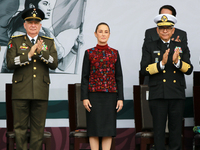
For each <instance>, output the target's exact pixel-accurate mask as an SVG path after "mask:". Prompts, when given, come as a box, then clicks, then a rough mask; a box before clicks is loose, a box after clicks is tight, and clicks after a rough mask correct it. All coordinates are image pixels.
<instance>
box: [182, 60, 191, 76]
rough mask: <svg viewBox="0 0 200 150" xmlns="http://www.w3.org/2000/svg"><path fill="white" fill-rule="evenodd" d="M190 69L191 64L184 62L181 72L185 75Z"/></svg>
mask: <svg viewBox="0 0 200 150" xmlns="http://www.w3.org/2000/svg"><path fill="white" fill-rule="evenodd" d="M189 68H190V64H188V63H186V62H184V61H182V67H181V69H180V70H181V71H182V72H183V73H185V72H187V71H188V69H189Z"/></svg>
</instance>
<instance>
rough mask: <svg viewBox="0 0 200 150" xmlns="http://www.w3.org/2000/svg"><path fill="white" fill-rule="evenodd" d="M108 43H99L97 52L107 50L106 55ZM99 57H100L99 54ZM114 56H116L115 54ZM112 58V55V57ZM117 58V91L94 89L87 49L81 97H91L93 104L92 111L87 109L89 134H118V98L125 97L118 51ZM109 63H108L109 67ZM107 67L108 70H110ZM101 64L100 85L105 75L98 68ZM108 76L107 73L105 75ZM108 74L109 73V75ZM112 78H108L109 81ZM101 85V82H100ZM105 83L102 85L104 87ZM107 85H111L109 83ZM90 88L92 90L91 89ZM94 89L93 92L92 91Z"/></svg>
mask: <svg viewBox="0 0 200 150" xmlns="http://www.w3.org/2000/svg"><path fill="white" fill-rule="evenodd" d="M108 49H109V47H108V45H106V46H99V45H97V46H96V47H95V50H96V51H97V54H98V53H99V52H100V53H101V52H102V50H105V55H104V56H106V55H107V54H106V50H108ZM97 57H100V55H98V56H97ZM113 57H114V56H113ZM110 58H112V56H111V57H110ZM116 58H117V60H116V62H115V64H114V70H115V74H114V75H115V77H114V79H115V81H116V86H117V92H112V91H109V90H108V89H106V90H105V89H104V90H102V91H92V90H91V88H90V86H91V84H92V83H91V80H90V81H89V78H91V72H93V70H92V68H94V67H93V66H92V64H93V63H91V59H89V54H88V51H85V55H84V60H83V67H82V80H81V99H82V100H84V99H89V100H90V103H91V105H92V107H91V111H90V112H88V111H87V110H86V117H87V134H88V136H98V137H105V136H113V137H114V136H116V116H117V110H116V105H117V100H124V97H123V77H122V69H121V64H120V58H119V54H118V52H117V57H116ZM108 61H109V60H108V59H107V60H106V59H105V61H103V62H102V63H103V65H102V66H106V65H105V64H108V63H109V62H108ZM108 66H109V65H107V67H108ZM107 67H106V70H109V69H110V68H109V69H108V68H107ZM100 68H101V65H99V66H98V67H96V69H95V71H96V72H95V73H96V74H95V78H96V79H95V80H94V81H96V84H95V85H98V84H100V83H98V82H100V81H98V82H97V80H98V78H101V75H102V76H104V75H105V74H104V73H103V71H102V73H98V69H99V70H100ZM105 76H106V75H105ZM107 76H108V75H107ZM109 81H110V80H108V82H109ZM100 85H101V84H100ZM102 86H103V85H101V87H102ZM107 87H109V86H108V85H107ZM89 89H90V90H89ZM113 89H114V88H113ZM91 91H92V92H91Z"/></svg>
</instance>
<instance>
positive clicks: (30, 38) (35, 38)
mask: <svg viewBox="0 0 200 150" xmlns="http://www.w3.org/2000/svg"><path fill="white" fill-rule="evenodd" d="M27 36H28V38H29V40H30V41H31V40H32V39H34V40H35V43H36V40H37V38H38V35H36V36H35V37H34V38H32V37H30V36H29V35H28V34H27Z"/></svg>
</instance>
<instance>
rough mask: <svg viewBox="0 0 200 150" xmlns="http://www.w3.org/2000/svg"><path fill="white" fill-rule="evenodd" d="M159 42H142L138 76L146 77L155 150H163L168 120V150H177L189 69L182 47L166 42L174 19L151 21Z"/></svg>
mask: <svg viewBox="0 0 200 150" xmlns="http://www.w3.org/2000/svg"><path fill="white" fill-rule="evenodd" d="M154 21H155V23H156V24H157V29H156V30H157V33H158V35H159V37H160V38H159V39H158V40H156V41H153V42H145V44H144V46H143V50H142V60H141V73H142V74H143V75H145V76H149V83H148V86H149V106H150V111H151V114H152V117H153V129H154V142H155V149H156V150H165V126H166V120H167V118H168V128H169V150H181V133H182V119H183V111H184V100H185V88H186V82H185V75H190V74H191V73H192V70H193V66H192V64H191V62H190V51H189V48H188V46H187V44H186V43H182V42H176V41H172V40H170V39H171V37H172V35H173V33H174V31H175V28H174V24H175V23H176V22H177V19H176V17H175V16H173V15H170V14H160V15H158V16H156V17H155V19H154Z"/></svg>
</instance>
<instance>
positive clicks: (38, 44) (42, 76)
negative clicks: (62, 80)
mask: <svg viewBox="0 0 200 150" xmlns="http://www.w3.org/2000/svg"><path fill="white" fill-rule="evenodd" d="M22 18H23V19H24V20H25V22H24V28H25V29H26V32H27V34H26V35H21V36H16V37H12V38H11V39H10V42H9V43H8V49H7V55H6V58H7V67H8V68H9V69H14V73H13V79H12V103H13V115H14V130H15V134H16V147H17V150H27V138H26V131H27V128H28V122H29V119H30V132H31V135H30V148H29V150H41V148H42V140H43V133H44V127H45V119H46V112H47V106H48V95H49V84H50V77H49V68H50V69H56V68H57V65H58V60H57V51H56V48H55V45H54V40H53V39H52V38H48V37H40V36H38V33H39V31H40V29H41V26H42V25H41V22H40V21H41V20H43V19H44V13H43V12H42V11H41V10H40V9H36V8H31V9H28V10H26V11H25V12H24V13H23V14H22Z"/></svg>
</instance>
